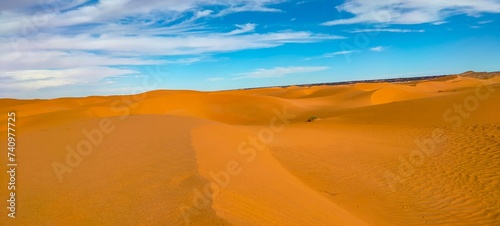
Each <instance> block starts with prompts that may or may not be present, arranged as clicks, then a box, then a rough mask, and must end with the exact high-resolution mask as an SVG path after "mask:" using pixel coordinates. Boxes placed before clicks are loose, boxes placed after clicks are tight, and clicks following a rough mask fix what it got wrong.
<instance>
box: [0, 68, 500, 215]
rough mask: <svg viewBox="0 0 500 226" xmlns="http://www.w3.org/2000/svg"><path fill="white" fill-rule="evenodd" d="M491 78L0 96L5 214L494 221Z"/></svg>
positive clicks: (496, 180)
mask: <svg viewBox="0 0 500 226" xmlns="http://www.w3.org/2000/svg"><path fill="white" fill-rule="evenodd" d="M499 89H500V77H499V76H496V77H492V78H488V79H477V78H469V77H462V76H449V77H445V78H441V79H436V80H430V81H412V82H409V83H399V84H390V83H365V84H363V83H358V84H354V85H340V86H314V87H288V88H265V89H254V90H239V91H222V92H195V91H153V92H148V93H145V94H141V95H135V96H110V97H87V98H62V99H53V100H10V99H2V100H0V113H1V114H0V115H2V116H3V117H1V119H0V125H2V127H1V128H0V137H4V138H6V137H7V135H6V126H5V125H6V120H7V112H9V111H15V112H16V113H17V121H16V128H17V131H16V137H17V148H16V155H17V163H18V166H17V169H16V170H17V173H16V193H17V200H16V219H14V220H13V219H9V218H8V217H7V211H6V210H5V209H4V214H3V215H2V216H0V225H185V224H189V225H500V201H499V200H500V173H499V172H500V117H499V116H500V104H499V103H500V92H499ZM312 116H315V117H312ZM309 119H311V120H312V122H307V121H308V120H309ZM6 142H7V140H6V139H1V140H0V144H1V147H2V149H6V147H7V143H6ZM4 152H5V156H6V155H7V151H6V150H5V151H4ZM1 156H4V154H1ZM0 163H1V164H2V165H4V166H5V165H6V164H7V158H6V157H2V158H1V162H0ZM5 169H8V168H7V167H6V166H5ZM8 177H9V174H7V173H2V174H1V177H0V179H1V190H2V193H1V196H0V199H1V200H7V199H9V197H8V195H7V194H8V193H7V192H8V191H7V183H8V182H7V180H8V179H9V178H8ZM4 185H5V186H4ZM4 205H5V206H7V203H6V202H4ZM2 208H5V207H2Z"/></svg>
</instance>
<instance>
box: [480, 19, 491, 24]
mask: <svg viewBox="0 0 500 226" xmlns="http://www.w3.org/2000/svg"><path fill="white" fill-rule="evenodd" d="M491 22H493V20H483V21H479V22H477V23H478V24H489V23H491Z"/></svg>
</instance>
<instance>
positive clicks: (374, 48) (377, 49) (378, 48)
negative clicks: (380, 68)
mask: <svg viewBox="0 0 500 226" xmlns="http://www.w3.org/2000/svg"><path fill="white" fill-rule="evenodd" d="M370 50H371V51H374V52H382V51H384V50H385V48H384V47H383V46H377V47H373V48H370Z"/></svg>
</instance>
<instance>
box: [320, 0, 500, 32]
mask: <svg viewBox="0 0 500 226" xmlns="http://www.w3.org/2000/svg"><path fill="white" fill-rule="evenodd" d="M337 10H339V11H344V12H348V13H351V14H354V17H351V18H346V19H338V20H332V21H328V22H325V23H323V24H322V25H325V26H332V25H340V24H357V23H388V24H422V23H431V22H438V21H442V20H443V19H445V18H448V17H450V16H454V15H460V14H466V15H470V16H472V15H479V14H482V13H498V12H500V2H499V1H498V0H474V1H470V0H442V1H433V0H391V1H373V0H348V1H346V2H345V3H343V4H341V5H339V6H337Z"/></svg>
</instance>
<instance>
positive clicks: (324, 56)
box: [305, 50, 359, 60]
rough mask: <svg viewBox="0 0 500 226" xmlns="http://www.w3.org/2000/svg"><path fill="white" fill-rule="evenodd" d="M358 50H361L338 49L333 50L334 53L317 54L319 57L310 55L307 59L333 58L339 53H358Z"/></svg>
mask: <svg viewBox="0 0 500 226" xmlns="http://www.w3.org/2000/svg"><path fill="white" fill-rule="evenodd" d="M357 52H359V50H344V51H337V52H333V53H326V54H323V55H321V56H317V57H309V58H306V59H305V60H313V59H320V58H332V57H334V56H337V55H349V54H353V53H357Z"/></svg>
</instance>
